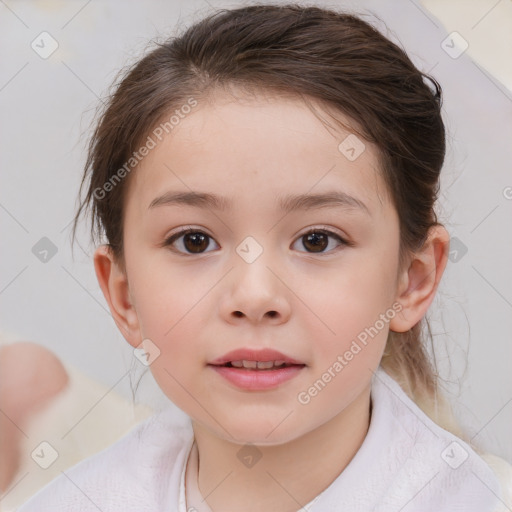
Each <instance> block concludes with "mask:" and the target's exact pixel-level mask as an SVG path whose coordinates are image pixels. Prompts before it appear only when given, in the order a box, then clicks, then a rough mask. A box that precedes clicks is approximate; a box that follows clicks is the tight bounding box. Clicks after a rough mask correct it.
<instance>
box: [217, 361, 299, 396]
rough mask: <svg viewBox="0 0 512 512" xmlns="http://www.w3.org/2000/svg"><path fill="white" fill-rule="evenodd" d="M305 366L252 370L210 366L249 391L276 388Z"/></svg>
mask: <svg viewBox="0 0 512 512" xmlns="http://www.w3.org/2000/svg"><path fill="white" fill-rule="evenodd" d="M304 367H305V365H294V366H287V367H284V368H280V369H278V370H250V369H244V368H231V367H229V366H213V365H210V368H212V369H213V370H215V371H216V372H217V373H219V374H220V375H221V376H222V377H224V378H225V379H226V380H228V381H229V382H231V384H234V385H235V386H237V387H239V388H241V389H245V390H248V391H263V390H266V389H272V388H275V387H277V386H279V384H282V383H283V382H286V381H287V380H290V379H292V378H293V377H295V376H296V375H298V374H299V372H300V371H301V370H302V369H303V368H304Z"/></svg>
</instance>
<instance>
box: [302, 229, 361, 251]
mask: <svg viewBox="0 0 512 512" xmlns="http://www.w3.org/2000/svg"><path fill="white" fill-rule="evenodd" d="M332 240H334V244H333V242H332ZM298 242H301V245H302V246H303V247H304V248H305V249H306V252H309V253H313V254H314V253H317V254H323V253H329V252H333V250H334V249H336V247H337V246H340V245H346V246H350V245H351V244H350V243H348V242H347V241H345V240H343V238H341V237H340V236H339V235H337V234H336V233H334V232H332V231H329V230H325V229H314V230H311V231H309V232H308V233H305V234H304V235H302V236H301V237H300V238H299V239H298V240H297V242H296V243H298ZM326 249H327V250H326Z"/></svg>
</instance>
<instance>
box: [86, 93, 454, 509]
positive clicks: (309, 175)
mask: <svg viewBox="0 0 512 512" xmlns="http://www.w3.org/2000/svg"><path fill="white" fill-rule="evenodd" d="M339 119H341V120H343V121H345V122H346V123H347V122H349V121H348V119H346V118H343V116H341V115H340V116H339ZM349 133H350V132H348V131H343V130H341V129H338V128H336V129H335V130H328V129H326V127H325V126H324V124H322V123H321V121H320V120H319V119H318V117H317V116H315V115H314V113H313V112H312V111H311V109H309V108H308V107H307V106H306V105H305V104H304V103H303V102H301V101H299V100H296V99H291V98H278V97H272V96H270V95H264V94H261V95H257V96H248V95H246V96H244V95H241V96H239V97H237V98H235V97H234V96H232V95H229V94H228V93H226V92H223V93H220V92H219V93H217V94H216V95H214V96H213V97H212V100H211V101H210V102H208V103H206V102H205V103H200V104H199V106H198V107H197V108H196V109H194V111H193V112H192V113H191V114H189V115H188V116H187V117H186V118H185V119H183V120H181V122H180V124H179V125H178V126H177V127H175V128H174V130H173V131H172V132H171V133H170V134H169V135H168V136H167V137H166V138H165V139H164V140H163V141H162V142H160V143H159V144H158V145H157V146H156V147H155V148H154V149H152V150H151V151H150V153H149V154H148V155H147V156H146V157H145V158H144V160H143V161H142V162H141V163H140V164H139V166H138V167H137V169H136V170H134V171H133V174H132V175H131V176H130V183H129V189H128V194H127V196H126V203H125V204H126V211H125V224H124V240H125V261H126V274H125V273H123V271H122V270H121V268H120V267H119V265H117V264H116V262H115V260H114V258H113V257H112V254H111V252H110V251H109V249H108V247H107V246H101V247H99V248H98V249H97V251H96V253H95V268H96V274H97V277H98V281H99V283H100V286H101V288H102V290H103V293H104V295H105V297H106V299H107V302H108V304H109V306H110V309H111V311H112V314H113V317H114V319H115V321H116V324H117V325H118V327H119V329H120V330H121V332H122V333H123V335H124V337H125V338H126V340H127V341H128V342H129V343H130V344H131V345H132V346H133V347H137V346H139V345H140V344H141V341H142V340H143V339H147V338H149V339H150V340H151V342H152V343H153V344H154V345H156V346H157V347H158V349H159V350H160V355H159V356H158V357H157V358H156V359H155V360H154V362H153V363H152V364H151V366H150V368H151V371H152V374H153V376H154V377H155V379H156V381H157V382H158V384H159V386H160V387H161V388H162V390H163V391H164V392H165V393H166V395H167V396H168V397H169V398H170V399H171V400H172V401H173V402H174V403H175V404H177V405H178V407H180V408H181V409H182V410H184V411H185V412H186V413H187V414H188V415H189V416H190V417H191V418H192V421H193V427H194V433H195V437H196V442H197V445H198V450H199V476H198V483H199V489H200V491H201V493H202V494H203V496H205V497H207V502H208V504H209V505H210V507H211V508H212V510H213V511H214V512H217V511H220V510H223V511H226V510H233V511H234V510H242V509H243V510H245V511H247V512H252V511H260V510H266V511H269V512H272V511H280V512H283V511H294V510H297V509H298V508H300V506H301V505H304V504H306V503H307V502H308V501H310V500H311V499H313V498H314V497H315V496H316V495H317V494H319V493H320V492H321V491H322V490H324V489H325V488H326V487H327V486H328V485H329V484H330V483H331V482H332V481H333V480H334V479H335V478H336V477H337V476H338V475H339V474H340V473H341V472H342V471H343V469H344V468H345V467H346V465H347V464H348V463H349V462H350V460H351V459H352V457H353V456H354V455H355V453H356V452H357V450H358V449H359V447H360V446H361V443H362V442H363V440H364V437H365V435H366V432H367V430H368V426H369V421H370V384H371V377H372V371H375V369H376V368H377V367H378V365H379V362H380V359H381V357H382V353H383V350H384V347H385V343H386V339H387V335H388V330H389V329H390V328H391V329H393V330H395V331H406V330H408V329H409V328H411V327H412V326H413V325H415V324H416V323H417V322H418V321H419V320H420V319H421V318H422V317H423V316H424V315H425V313H426V311H427V309H428V307H429V305H430V304H431V302H432V300H433V298H434V295H435V292H436V289H437V286H438V283H439V280H440V278H441V276H442V273H443V271H444V268H445V266H446V261H447V254H448V241H449V235H448V233H447V232H446V230H445V229H444V228H442V227H440V226H439V227H436V228H433V229H432V231H431V236H430V238H429V240H428V242H427V243H426V244H425V247H424V248H423V249H422V251H421V252H418V253H417V254H415V255H411V258H410V261H409V262H408V264H407V266H406V268H404V269H399V268H398V254H399V253H398V250H399V224H398V216H397V212H396V210H395V209H394V207H393V205H392V203H391V201H390V199H389V197H388V194H387V191H386V187H385V184H384V181H383V180H382V178H381V176H380V175H379V171H378V168H379V162H378V157H377V151H376V148H375V147H374V146H372V145H371V144H369V143H366V142H365V144H366V149H365V151H364V152H363V153H362V154H361V155H360V156H359V157H358V158H357V159H356V160H355V161H349V160H348V159H347V158H346V157H345V156H344V154H342V153H341V152H340V151H339V150H338V145H339V144H340V142H341V141H343V140H344V139H345V138H346V137H347V135H348V134H349ZM170 190H173V191H183V192H190V191H196V192H198V191H200V192H210V193H214V194H217V195H220V196H224V197H226V198H228V199H230V200H232V202H233V205H232V209H231V210H226V211H221V210H215V209H208V208H197V207H192V206H188V205H187V206H183V205H180V206H177V205H166V206H159V207H156V208H152V209H148V206H149V205H150V203H151V202H152V200H153V199H154V198H156V197H157V196H159V195H161V194H163V193H164V192H167V191H170ZM331 190H337V191H343V192H346V193H348V194H350V195H352V196H354V197H356V198H358V199H359V200H361V201H362V202H364V203H365V204H366V206H367V208H368V210H369V211H370V214H371V215H370V216H368V215H366V214H365V213H364V212H362V211H359V210H357V209H347V208H340V207H336V208H332V207H331V208H322V209H308V210H297V211H293V212H290V213H287V214H285V213H284V212H282V211H280V210H279V209H278V208H277V200H278V198H280V197H282V196H283V195H285V194H303V193H310V194H313V193H321V192H326V191H331ZM182 226H192V227H193V228H195V229H197V230H200V231H202V232H204V233H206V234H207V235H209V236H210V237H211V238H209V239H207V240H209V242H210V244H209V245H207V243H205V247H206V249H205V251H206V252H203V253H201V254H189V253H187V250H186V248H187V247H189V248H190V244H189V245H188V246H185V245H184V239H183V237H181V238H179V239H177V240H176V241H175V242H174V245H173V246H170V245H168V246H164V241H165V239H166V238H168V237H169V235H171V234H174V233H175V232H176V231H178V229H177V228H179V227H182ZM310 228H325V229H329V230H331V231H333V232H334V233H337V234H339V235H340V236H341V237H342V238H344V239H346V240H348V241H350V242H351V243H352V244H353V245H352V246H344V245H340V244H339V242H337V239H336V237H335V236H332V237H331V238H329V245H328V247H327V248H326V249H325V250H324V252H323V253H322V252H321V253H318V252H312V249H311V246H310V245H307V243H306V245H305V243H304V238H303V235H304V234H305V233H306V232H308V231H309V230H310ZM247 236H251V237H253V238H254V239H255V240H256V241H257V242H258V244H259V245H260V246H261V248H262V249H263V252H262V254H261V255H260V256H259V257H258V258H257V259H256V260H255V261H254V262H252V263H247V262H246V261H244V259H242V258H241V257H240V255H239V254H238V253H237V251H236V248H237V247H238V246H239V244H240V243H241V242H242V241H243V240H244V239H245V238H246V237H247ZM173 247H174V249H175V251H174V252H173V250H172V248H173ZM178 251H181V253H179V252H178ZM313 251H314V249H313ZM183 253H185V254H183ZM394 303H395V304H399V305H400V307H401V308H402V310H401V312H400V313H399V314H397V315H395V316H394V318H393V319H392V320H390V321H389V322H388V323H385V326H384V328H383V329H382V330H381V331H380V332H379V333H378V335H377V336H375V337H374V338H373V339H371V341H370V342H369V343H368V344H367V346H365V347H364V349H363V350H361V351H360V352H359V353H358V354H357V355H356V356H355V357H354V358H353V359H352V360H351V361H350V362H349V364H347V365H346V366H345V367H344V368H343V370H342V371H341V372H340V373H338V374H337V375H336V377H335V378H333V379H332V380H331V381H330V382H329V383H328V384H327V385H326V386H325V388H324V389H323V390H322V391H321V392H319V393H318V394H317V395H316V396H315V397H313V398H312V399H311V401H310V402H309V403H308V404H302V403H300V402H299V401H298V399H297V396H298V394H299V393H300V392H301V391H304V390H307V389H308V388H309V387H310V386H311V385H312V384H313V383H314V382H315V381H316V380H317V379H319V378H321V376H322V374H323V373H324V372H325V371H326V369H327V368H329V367H331V366H332V365H333V363H334V362H335V361H336V360H337V357H338V355H340V354H343V353H344V352H345V351H346V350H348V349H349V347H350V345H351V343H352V341H353V340H354V339H355V338H356V337H357V335H358V334H359V333H360V332H361V331H363V330H364V329H365V328H366V327H369V326H373V325H374V324H375V322H376V320H378V319H379V315H381V314H384V313H385V312H386V311H387V310H389V309H390V308H391V307H392V305H393V304H394ZM242 347H245V348H267V347H270V348H274V349H276V350H279V351H281V352H283V353H284V354H286V355H288V356H290V357H293V358H295V359H298V360H300V361H302V362H303V363H305V364H306V367H305V368H304V369H303V370H301V372H300V374H299V375H298V376H296V377H295V378H293V379H292V380H289V381H287V382H285V383H283V384H281V385H280V386H279V387H278V388H277V389H273V390H267V391H259V392H256V391H243V390H240V389H238V388H236V387H234V386H233V385H231V384H230V383H229V382H227V381H225V380H224V379H223V378H222V377H220V376H219V375H217V373H216V372H214V371H213V370H212V369H211V368H210V367H208V366H207V364H208V362H210V361H212V360H213V359H215V358H217V357H219V356H222V355H223V354H225V353H226V352H228V351H230V350H233V349H236V348H242ZM246 443H251V444H253V445H256V446H257V450H258V452H259V454H260V455H261V459H260V460H259V461H258V463H257V464H255V465H254V466H252V467H251V468H248V467H246V466H245V465H244V464H242V462H241V461H240V460H239V458H238V457H237V453H238V451H239V450H240V449H241V448H242V447H243V446H244V445H245V444H246ZM251 449H254V448H251ZM221 482H222V483H221ZM219 484H220V485H219ZM285 489H286V491H285Z"/></svg>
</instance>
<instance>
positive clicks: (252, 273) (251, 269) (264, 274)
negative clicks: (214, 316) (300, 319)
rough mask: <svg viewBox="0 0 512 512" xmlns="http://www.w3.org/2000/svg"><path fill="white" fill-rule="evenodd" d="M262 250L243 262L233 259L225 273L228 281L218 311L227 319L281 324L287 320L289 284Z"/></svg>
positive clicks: (237, 321)
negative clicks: (232, 264)
mask: <svg viewBox="0 0 512 512" xmlns="http://www.w3.org/2000/svg"><path fill="white" fill-rule="evenodd" d="M273 267H274V266H273V265H272V264H271V262H270V261H269V260H268V258H266V257H264V255H263V254H262V255H261V256H260V257H259V258H258V259H257V260H256V261H254V262H252V263H247V262H245V261H243V260H242V259H239V261H236V260H235V268H234V269H233V270H232V271H231V272H230V273H229V277H228V279H229V282H228V285H227V286H226V288H225V294H224V296H223V298H222V300H221V306H220V307H221V314H222V316H223V317H224V318H225V319H226V320H227V321H228V322H230V323H233V324H239V323H240V322H249V323H251V324H255V325H257V324H260V323H262V322H268V323H272V324H281V323H283V322H286V321H288V319H289V317H290V312H291V305H290V295H291V292H290V288H288V286H287V285H286V279H283V276H280V275H279V272H278V271H277V269H276V268H273Z"/></svg>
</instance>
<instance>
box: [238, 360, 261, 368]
mask: <svg viewBox="0 0 512 512" xmlns="http://www.w3.org/2000/svg"><path fill="white" fill-rule="evenodd" d="M242 363H243V365H244V368H256V366H257V365H258V363H257V361H246V360H245V359H244V360H243V361H242Z"/></svg>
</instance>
